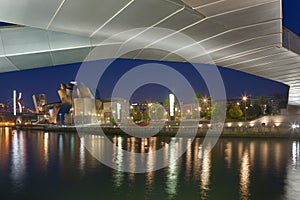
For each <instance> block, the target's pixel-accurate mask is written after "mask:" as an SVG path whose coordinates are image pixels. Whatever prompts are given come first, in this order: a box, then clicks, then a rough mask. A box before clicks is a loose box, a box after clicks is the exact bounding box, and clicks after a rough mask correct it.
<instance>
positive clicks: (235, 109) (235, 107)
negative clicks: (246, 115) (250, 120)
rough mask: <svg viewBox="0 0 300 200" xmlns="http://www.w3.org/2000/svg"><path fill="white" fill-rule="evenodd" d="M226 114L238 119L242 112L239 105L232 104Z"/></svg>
mask: <svg viewBox="0 0 300 200" xmlns="http://www.w3.org/2000/svg"><path fill="white" fill-rule="evenodd" d="M228 114H229V116H230V117H231V118H233V119H238V118H240V117H241V116H243V112H242V110H241V108H240V106H238V105H233V106H232V107H231V108H230V109H229V111H228Z"/></svg>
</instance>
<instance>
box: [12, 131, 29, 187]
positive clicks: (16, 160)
mask: <svg viewBox="0 0 300 200" xmlns="http://www.w3.org/2000/svg"><path fill="white" fill-rule="evenodd" d="M23 137H24V136H23V132H22V131H21V132H20V133H17V131H13V136H12V165H11V178H12V180H13V182H14V190H17V191H18V190H21V189H22V188H23V187H24V182H23V181H24V176H25V170H26V151H25V150H26V147H25V145H26V144H25V141H24V138H23Z"/></svg>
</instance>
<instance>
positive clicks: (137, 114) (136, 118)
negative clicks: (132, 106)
mask: <svg viewBox="0 0 300 200" xmlns="http://www.w3.org/2000/svg"><path fill="white" fill-rule="evenodd" d="M141 120H142V114H141V111H140V110H136V111H135V112H134V113H133V121H134V122H140V121H141Z"/></svg>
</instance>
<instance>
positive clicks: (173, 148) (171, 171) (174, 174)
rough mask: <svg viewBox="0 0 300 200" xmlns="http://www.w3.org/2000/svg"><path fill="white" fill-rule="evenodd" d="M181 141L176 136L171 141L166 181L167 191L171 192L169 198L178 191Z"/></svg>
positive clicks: (172, 197)
mask: <svg viewBox="0 0 300 200" xmlns="http://www.w3.org/2000/svg"><path fill="white" fill-rule="evenodd" d="M178 146H179V143H178V142H176V139H175V138H172V139H171V142H170V155H169V163H172V164H170V165H169V166H168V172H167V181H166V192H167V194H169V199H174V197H175V196H176V193H177V178H178V164H177V163H176V158H177V153H178Z"/></svg>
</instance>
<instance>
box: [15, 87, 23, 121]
mask: <svg viewBox="0 0 300 200" xmlns="http://www.w3.org/2000/svg"><path fill="white" fill-rule="evenodd" d="M13 102H14V115H15V116H16V115H17V104H18V106H19V112H20V113H22V111H23V110H22V106H23V104H22V93H21V92H19V96H18V98H17V91H16V90H14V91H13Z"/></svg>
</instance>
